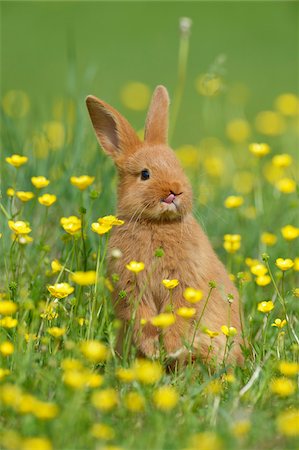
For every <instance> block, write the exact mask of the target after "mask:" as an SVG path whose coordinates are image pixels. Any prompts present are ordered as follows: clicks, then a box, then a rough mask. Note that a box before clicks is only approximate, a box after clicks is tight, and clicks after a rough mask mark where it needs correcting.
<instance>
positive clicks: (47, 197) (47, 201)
mask: <svg viewBox="0 0 299 450" xmlns="http://www.w3.org/2000/svg"><path fill="white" fill-rule="evenodd" d="M56 200H57V197H56V195H53V194H44V195H42V196H41V197H38V201H39V203H40V204H41V205H44V206H51V205H53V203H55V202H56Z"/></svg>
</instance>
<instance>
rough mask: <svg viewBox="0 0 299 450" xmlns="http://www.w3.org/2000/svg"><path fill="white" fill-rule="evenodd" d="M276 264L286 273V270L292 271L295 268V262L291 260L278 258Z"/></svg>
mask: <svg viewBox="0 0 299 450" xmlns="http://www.w3.org/2000/svg"><path fill="white" fill-rule="evenodd" d="M275 264H276V265H277V267H278V268H279V269H280V270H282V271H283V272H284V271H286V270H289V269H292V267H293V266H294V261H292V260H291V259H290V258H287V259H283V258H277V260H276V261H275Z"/></svg>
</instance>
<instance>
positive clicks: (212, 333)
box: [203, 328, 219, 339]
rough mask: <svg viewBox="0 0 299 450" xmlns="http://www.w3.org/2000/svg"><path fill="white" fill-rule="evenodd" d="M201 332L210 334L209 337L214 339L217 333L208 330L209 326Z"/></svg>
mask: <svg viewBox="0 0 299 450" xmlns="http://www.w3.org/2000/svg"><path fill="white" fill-rule="evenodd" d="M203 332H204V333H205V334H207V335H208V336H210V338H211V339H214V338H215V337H216V336H218V335H219V333H218V331H212V330H209V328H204V330H203Z"/></svg>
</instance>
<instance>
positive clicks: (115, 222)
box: [98, 215, 125, 226]
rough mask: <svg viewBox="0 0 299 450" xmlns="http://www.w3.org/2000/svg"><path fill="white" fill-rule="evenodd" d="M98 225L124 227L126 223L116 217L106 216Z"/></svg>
mask: <svg viewBox="0 0 299 450" xmlns="http://www.w3.org/2000/svg"><path fill="white" fill-rule="evenodd" d="M98 223H99V224H100V225H109V226H120V225H123V224H124V223H125V222H124V221H123V220H120V219H118V218H117V217H115V216H112V215H110V216H104V217H100V218H99V219H98Z"/></svg>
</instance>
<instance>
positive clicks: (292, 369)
mask: <svg viewBox="0 0 299 450" xmlns="http://www.w3.org/2000/svg"><path fill="white" fill-rule="evenodd" d="M278 369H279V371H280V373H282V375H285V376H287V377H293V376H295V375H297V374H298V373H299V363H297V362H295V361H280V362H279V364H278Z"/></svg>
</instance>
